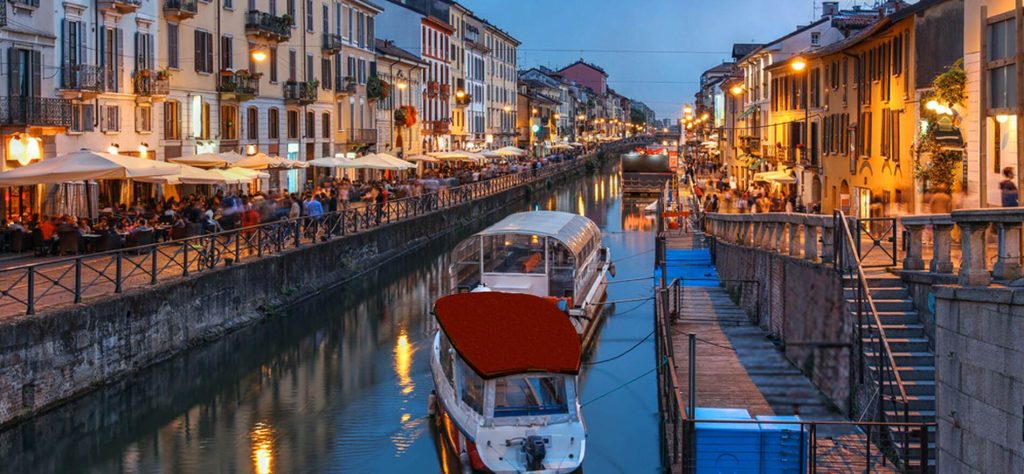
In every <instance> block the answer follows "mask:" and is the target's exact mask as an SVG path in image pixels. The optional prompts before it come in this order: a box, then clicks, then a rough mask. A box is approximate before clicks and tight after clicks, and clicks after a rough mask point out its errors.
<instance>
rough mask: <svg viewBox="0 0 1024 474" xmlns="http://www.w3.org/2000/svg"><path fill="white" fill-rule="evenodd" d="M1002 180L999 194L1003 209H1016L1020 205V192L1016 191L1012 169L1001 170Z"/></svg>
mask: <svg viewBox="0 0 1024 474" xmlns="http://www.w3.org/2000/svg"><path fill="white" fill-rule="evenodd" d="M1003 177H1005V178H1006V179H1004V180H1003V181H1002V182H1001V183H999V192H1000V193H1001V194H1002V197H1003V207H1017V206H1019V205H1020V204H1019V203H1020V192H1019V191H1018V190H1017V183H1015V182H1014V180H1013V168H1011V167H1009V166H1007V167H1006V168H1003Z"/></svg>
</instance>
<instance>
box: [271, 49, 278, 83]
mask: <svg viewBox="0 0 1024 474" xmlns="http://www.w3.org/2000/svg"><path fill="white" fill-rule="evenodd" d="M270 82H271V83H276V82H277V46H273V47H271V48H270Z"/></svg>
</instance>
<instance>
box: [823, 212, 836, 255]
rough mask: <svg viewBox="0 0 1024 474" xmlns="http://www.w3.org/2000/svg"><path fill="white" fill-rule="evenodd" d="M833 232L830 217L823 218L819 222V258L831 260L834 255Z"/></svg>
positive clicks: (834, 230)
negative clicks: (820, 222)
mask: <svg viewBox="0 0 1024 474" xmlns="http://www.w3.org/2000/svg"><path fill="white" fill-rule="evenodd" d="M835 233H836V229H835V227H833V223H832V220H831V219H823V220H822V224H821V260H822V261H824V262H831V261H832V260H833V259H834V258H835V255H836V249H835Z"/></svg>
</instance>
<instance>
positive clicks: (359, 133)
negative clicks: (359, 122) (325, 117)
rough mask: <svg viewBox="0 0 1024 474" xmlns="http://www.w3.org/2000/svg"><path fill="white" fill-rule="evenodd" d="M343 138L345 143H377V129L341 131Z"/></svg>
mask: <svg viewBox="0 0 1024 474" xmlns="http://www.w3.org/2000/svg"><path fill="white" fill-rule="evenodd" d="M341 138H342V139H343V140H344V142H345V143H375V142H376V141H377V129H374V128H349V129H344V130H342V131H341Z"/></svg>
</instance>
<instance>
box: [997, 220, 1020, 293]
mask: <svg viewBox="0 0 1024 474" xmlns="http://www.w3.org/2000/svg"><path fill="white" fill-rule="evenodd" d="M1020 225H1021V224H1020V222H996V223H995V226H996V234H997V236H998V238H997V241H996V242H997V249H998V254H997V255H996V264H995V266H994V267H992V276H993V277H995V278H999V279H1001V280H1015V279H1017V277H1019V276H1020Z"/></svg>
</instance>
